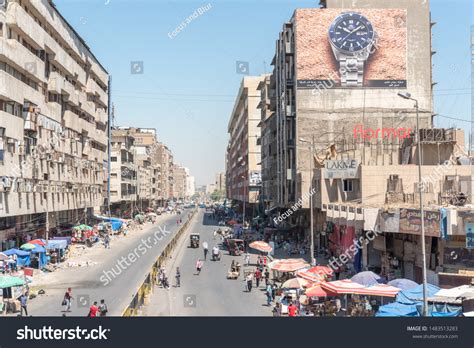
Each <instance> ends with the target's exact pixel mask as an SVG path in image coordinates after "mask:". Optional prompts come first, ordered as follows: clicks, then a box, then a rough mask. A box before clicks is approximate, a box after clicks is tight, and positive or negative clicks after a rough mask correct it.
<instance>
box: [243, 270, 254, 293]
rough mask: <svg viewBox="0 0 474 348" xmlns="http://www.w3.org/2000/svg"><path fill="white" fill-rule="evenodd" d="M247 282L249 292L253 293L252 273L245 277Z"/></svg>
mask: <svg viewBox="0 0 474 348" xmlns="http://www.w3.org/2000/svg"><path fill="white" fill-rule="evenodd" d="M245 281H246V283H247V291H248V292H251V291H252V283H253V276H252V273H251V272H249V273H248V274H247V276H246V277H245Z"/></svg>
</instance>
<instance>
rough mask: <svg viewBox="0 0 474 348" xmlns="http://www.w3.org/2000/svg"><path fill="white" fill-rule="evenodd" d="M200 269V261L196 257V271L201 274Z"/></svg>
mask: <svg viewBox="0 0 474 348" xmlns="http://www.w3.org/2000/svg"><path fill="white" fill-rule="evenodd" d="M201 269H202V261H201V259H198V260H197V262H196V271H197V274H198V275H199V274H201Z"/></svg>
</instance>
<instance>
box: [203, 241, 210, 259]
mask: <svg viewBox="0 0 474 348" xmlns="http://www.w3.org/2000/svg"><path fill="white" fill-rule="evenodd" d="M202 248H203V250H204V261H206V259H207V253H208V252H209V245H208V244H207V242H204V243H202Z"/></svg>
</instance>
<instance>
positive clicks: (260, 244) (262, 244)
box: [249, 240, 272, 253]
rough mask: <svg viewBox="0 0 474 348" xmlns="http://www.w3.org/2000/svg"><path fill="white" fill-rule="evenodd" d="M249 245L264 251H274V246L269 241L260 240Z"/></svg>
mask: <svg viewBox="0 0 474 348" xmlns="http://www.w3.org/2000/svg"><path fill="white" fill-rule="evenodd" d="M249 247H251V248H252V249H256V250H258V251H261V252H264V253H269V252H270V251H272V247H271V246H270V245H269V244H268V243H265V242H262V241H260V240H258V241H255V242H252V243H250V244H249Z"/></svg>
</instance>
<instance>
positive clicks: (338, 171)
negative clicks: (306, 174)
mask: <svg viewBox="0 0 474 348" xmlns="http://www.w3.org/2000/svg"><path fill="white" fill-rule="evenodd" d="M324 167H325V171H324V179H353V178H357V170H358V169H359V162H358V161H356V160H354V159H344V160H337V161H334V160H327V161H326V162H325V163H324Z"/></svg>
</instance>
